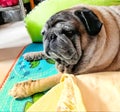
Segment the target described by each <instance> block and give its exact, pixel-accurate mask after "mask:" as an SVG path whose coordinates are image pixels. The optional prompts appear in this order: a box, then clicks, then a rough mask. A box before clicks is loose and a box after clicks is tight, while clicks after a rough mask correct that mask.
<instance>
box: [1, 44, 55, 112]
mask: <svg viewBox="0 0 120 112" xmlns="http://www.w3.org/2000/svg"><path fill="white" fill-rule="evenodd" d="M40 50H43V45H42V44H40V43H39V44H36V43H32V44H30V45H28V46H27V47H26V48H25V49H24V51H23V52H22V54H24V53H26V52H30V51H40ZM22 54H21V56H20V57H19V59H18V60H17V62H16V64H15V65H14V67H13V68H12V70H11V72H10V75H9V77H8V78H7V80H6V82H5V84H4V86H3V87H2V89H1V91H0V112H24V111H25V110H26V108H28V107H29V106H30V105H31V104H32V102H33V100H34V99H35V98H33V97H34V96H31V97H28V98H25V99H22V100H15V99H14V98H13V97H12V96H9V95H8V92H9V90H10V89H11V88H12V87H13V85H14V84H15V83H17V82H21V81H25V80H29V79H39V78H45V77H48V76H51V75H54V74H56V73H57V70H56V68H55V65H54V64H53V62H52V61H48V60H40V61H36V62H35V61H33V62H27V61H26V60H24V59H23V57H22ZM37 96H39V95H37ZM40 96H41V95H40Z"/></svg>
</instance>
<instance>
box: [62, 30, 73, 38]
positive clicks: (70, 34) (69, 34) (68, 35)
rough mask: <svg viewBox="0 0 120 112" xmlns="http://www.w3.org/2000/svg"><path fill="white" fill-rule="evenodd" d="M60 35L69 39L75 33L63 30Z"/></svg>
mask: <svg viewBox="0 0 120 112" xmlns="http://www.w3.org/2000/svg"><path fill="white" fill-rule="evenodd" d="M62 34H65V35H66V36H67V37H71V36H73V35H74V34H75V31H74V30H69V31H67V30H64V29H63V30H62Z"/></svg>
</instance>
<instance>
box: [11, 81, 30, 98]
mask: <svg viewBox="0 0 120 112" xmlns="http://www.w3.org/2000/svg"><path fill="white" fill-rule="evenodd" d="M30 83H31V81H27V82H21V83H17V84H15V85H14V86H13V88H12V89H11V90H10V91H9V95H11V96H13V97H14V98H25V97H27V96H30V95H31V91H30V87H29V86H30ZM28 88H29V90H28Z"/></svg>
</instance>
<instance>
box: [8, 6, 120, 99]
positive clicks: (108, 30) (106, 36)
mask: <svg viewBox="0 0 120 112" xmlns="http://www.w3.org/2000/svg"><path fill="white" fill-rule="evenodd" d="M42 35H43V37H44V38H43V45H44V51H43V52H31V53H27V54H25V55H24V58H25V59H26V60H28V61H32V60H39V59H41V58H43V59H46V58H51V59H53V60H55V62H56V67H57V69H58V71H59V72H60V73H59V74H58V75H55V76H52V77H48V78H46V79H40V80H34V81H33V80H32V81H27V82H22V83H18V84H16V85H15V86H14V87H13V89H12V90H11V92H10V94H11V95H12V96H14V97H15V98H22V97H27V96H30V95H32V94H34V93H36V92H40V91H43V90H46V89H48V88H50V87H52V86H54V85H55V84H57V83H59V79H60V77H61V73H68V74H74V75H80V74H85V73H93V72H104V71H119V70H120V62H119V61H120V5H119V6H109V7H105V6H87V5H78V6H75V7H72V8H70V9H66V10H63V11H60V12H58V13H56V14H54V15H53V16H52V17H50V18H49V20H48V21H47V22H46V24H45V26H44V28H43V30H42ZM43 80H44V81H45V82H44V81H43ZM40 81H43V82H44V84H45V85H46V87H47V88H43V89H42V90H41V88H42V87H41V86H40V85H39V84H38V86H39V87H38V86H37V87H38V88H39V89H37V90H35V89H33V90H32V92H31V93H30V92H29V93H28V92H26V91H27V89H26V90H25V92H23V91H22V89H21V88H24V87H25V88H26V87H27V84H28V83H29V87H28V88H30V86H31V85H32V86H33V85H35V84H36V82H40ZM47 85H48V86H47ZM50 85H51V86H50ZM32 86H31V87H32ZM35 87H36V86H35ZM20 90H21V91H22V93H20Z"/></svg>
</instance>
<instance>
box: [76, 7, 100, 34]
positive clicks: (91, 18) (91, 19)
mask: <svg viewBox="0 0 120 112" xmlns="http://www.w3.org/2000/svg"><path fill="white" fill-rule="evenodd" d="M74 14H75V15H76V16H77V17H78V18H79V19H80V20H81V21H82V23H83V24H84V25H85V28H86V30H87V32H88V34H89V35H91V36H95V35H97V34H98V33H99V32H100V30H101V27H102V23H101V22H100V20H99V19H98V17H97V16H96V14H95V13H94V12H93V11H91V10H89V9H87V8H84V9H82V10H77V11H75V12H74Z"/></svg>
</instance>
